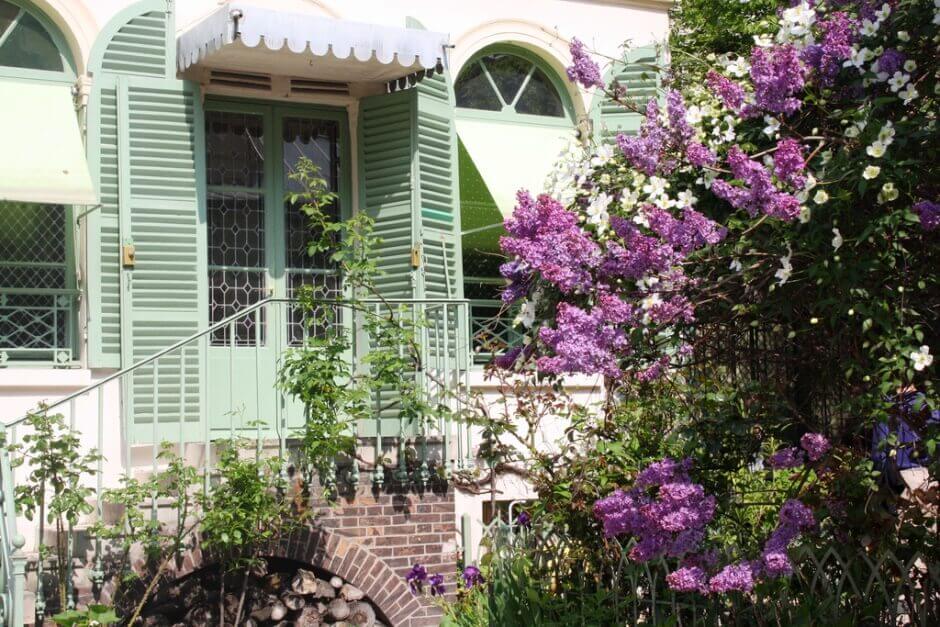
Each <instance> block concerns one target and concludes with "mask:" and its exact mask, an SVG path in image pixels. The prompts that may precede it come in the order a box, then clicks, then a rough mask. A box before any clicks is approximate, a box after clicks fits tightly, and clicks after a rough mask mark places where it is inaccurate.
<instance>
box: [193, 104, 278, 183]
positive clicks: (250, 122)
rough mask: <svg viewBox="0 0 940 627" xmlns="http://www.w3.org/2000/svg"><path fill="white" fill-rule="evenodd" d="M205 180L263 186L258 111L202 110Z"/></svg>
mask: <svg viewBox="0 0 940 627" xmlns="http://www.w3.org/2000/svg"><path fill="white" fill-rule="evenodd" d="M206 183H207V184H208V185H236V186H239V187H255V188H257V187H262V186H264V124H263V122H262V119H261V116H260V115H252V114H246V113H229V112H225V111H208V112H206Z"/></svg>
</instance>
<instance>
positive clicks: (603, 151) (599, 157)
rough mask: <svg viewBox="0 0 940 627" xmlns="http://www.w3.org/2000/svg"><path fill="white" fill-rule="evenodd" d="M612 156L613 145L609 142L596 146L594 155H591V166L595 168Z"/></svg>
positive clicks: (603, 164) (604, 163)
mask: <svg viewBox="0 0 940 627" xmlns="http://www.w3.org/2000/svg"><path fill="white" fill-rule="evenodd" d="M613 158H614V147H613V146H612V145H611V144H601V145H600V146H598V147H597V151H596V152H595V154H594V156H593V157H591V166H593V167H595V168H600V167H603V166H605V165H607V164H608V163H610V160H611V159H613Z"/></svg>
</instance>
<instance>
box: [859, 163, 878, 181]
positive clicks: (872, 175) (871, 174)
mask: <svg viewBox="0 0 940 627" xmlns="http://www.w3.org/2000/svg"><path fill="white" fill-rule="evenodd" d="M879 174H881V168H879V167H878V166H876V165H870V166H867V167H866V168H865V169H864V170H862V178H863V179H866V180H868V181H870V180H872V179H876V178H878V175H879Z"/></svg>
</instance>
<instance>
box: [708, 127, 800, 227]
mask: <svg viewBox="0 0 940 627" xmlns="http://www.w3.org/2000/svg"><path fill="white" fill-rule="evenodd" d="M728 165H729V166H730V167H731V171H732V173H733V174H734V176H735V178H738V179H741V180H742V181H744V184H745V187H737V186H735V185H732V184H731V183H728V182H727V181H725V180H723V179H717V180H715V181H714V182H713V183H712V191H713V192H714V193H715V195H716V196H718V197H719V198H721V199H723V200H727V201H728V202H729V203H731V206H732V207H734V208H735V209H744V210H746V211H747V212H748V214H749V215H751V216H752V217H753V216H756V215H758V214H759V213H763V214H765V215H768V216H771V217H774V218H780V219H781V220H784V221H787V222H789V221H791V220H793V219H794V218H796V217H797V216H798V215H799V214H800V201H799V200H797V198H796V197H795V196H793V195H791V194H787V193H785V192H781V191H780V190H778V189H777V188H776V187H775V186H774V184H773V181H772V180H771V178H770V172H768V171H767V168H765V167H764V166H763V165H761V164H760V163H758V162H757V161H754V160H753V159H751V158H750V157H748V156H747V154H746V153H745V152H744V151H743V150H741V149H740V148H738V147H737V146H732V147H731V149H730V150H729V151H728Z"/></svg>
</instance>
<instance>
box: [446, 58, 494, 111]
mask: <svg viewBox="0 0 940 627" xmlns="http://www.w3.org/2000/svg"><path fill="white" fill-rule="evenodd" d="M454 92H455V95H456V97H457V106H458V107H464V108H467V109H484V110H486V111H499V110H500V109H502V108H503V105H502V103H500V101H499V97H497V95H496V92H494V91H493V86H492V85H490V81H489V79H487V78H486V75H485V74H484V73H483V69H482V68H481V67H480V64H479V63H473V64H471V65H470V66H469V67H468V68H466V69H465V70H464V71H463V72H461V73H460V77H459V78H458V79H457V83H456V85H454Z"/></svg>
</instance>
